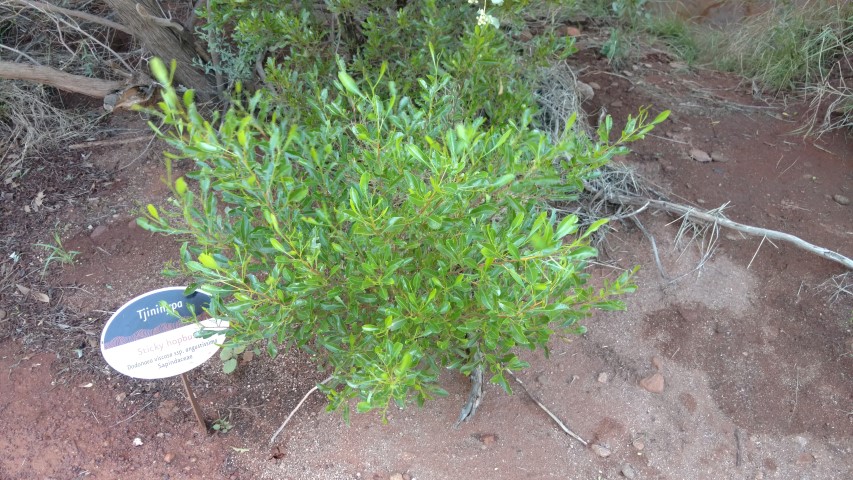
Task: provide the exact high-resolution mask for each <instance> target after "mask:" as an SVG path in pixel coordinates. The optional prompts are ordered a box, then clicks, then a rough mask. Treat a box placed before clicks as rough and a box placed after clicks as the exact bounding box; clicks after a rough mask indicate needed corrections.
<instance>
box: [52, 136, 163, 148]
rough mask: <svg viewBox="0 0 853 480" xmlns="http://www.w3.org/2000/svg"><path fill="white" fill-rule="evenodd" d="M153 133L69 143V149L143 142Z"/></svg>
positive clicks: (149, 138)
mask: <svg viewBox="0 0 853 480" xmlns="http://www.w3.org/2000/svg"><path fill="white" fill-rule="evenodd" d="M151 138H152V135H142V136H140V137H132V138H117V139H110V140H97V141H94V142H83V143H75V144H74V145H69V146H68V150H83V149H86V148H92V147H103V146H104V145H124V144H126V143H134V142H141V141H143V140H151Z"/></svg>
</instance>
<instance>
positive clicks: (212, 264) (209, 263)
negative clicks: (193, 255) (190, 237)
mask: <svg viewBox="0 0 853 480" xmlns="http://www.w3.org/2000/svg"><path fill="white" fill-rule="evenodd" d="M198 261H199V263H201V264H202V265H204V266H205V267H207V268H210V269H211V270H218V269H219V264H218V263H216V260H214V259H213V256H211V255H209V254H207V253H202V254H199V256H198Z"/></svg>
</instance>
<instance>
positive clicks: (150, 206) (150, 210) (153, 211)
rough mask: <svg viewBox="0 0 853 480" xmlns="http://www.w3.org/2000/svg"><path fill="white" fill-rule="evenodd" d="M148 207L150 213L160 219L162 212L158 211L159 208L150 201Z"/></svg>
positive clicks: (155, 218)
mask: <svg viewBox="0 0 853 480" xmlns="http://www.w3.org/2000/svg"><path fill="white" fill-rule="evenodd" d="M146 208H148V214H149V215H151V217H152V218H154V220H160V214H159V213H157V209H156V208H155V207H154V205H151V204H150V203H149V204H148V205H147V207H146Z"/></svg>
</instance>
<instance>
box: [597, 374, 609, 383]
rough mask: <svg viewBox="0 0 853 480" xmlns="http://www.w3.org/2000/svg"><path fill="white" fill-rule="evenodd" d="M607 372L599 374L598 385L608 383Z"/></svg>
mask: <svg viewBox="0 0 853 480" xmlns="http://www.w3.org/2000/svg"><path fill="white" fill-rule="evenodd" d="M607 380H608V378H607V372H601V373H599V374H598V383H607Z"/></svg>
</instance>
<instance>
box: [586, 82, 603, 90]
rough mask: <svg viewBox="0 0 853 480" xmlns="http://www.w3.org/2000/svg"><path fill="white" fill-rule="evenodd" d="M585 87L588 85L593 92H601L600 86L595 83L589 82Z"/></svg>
mask: <svg viewBox="0 0 853 480" xmlns="http://www.w3.org/2000/svg"><path fill="white" fill-rule="evenodd" d="M587 85H589V86H590V87H592V89H593V90H601V85H599V84H597V83H595V82H589V83H588V84H587Z"/></svg>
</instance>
